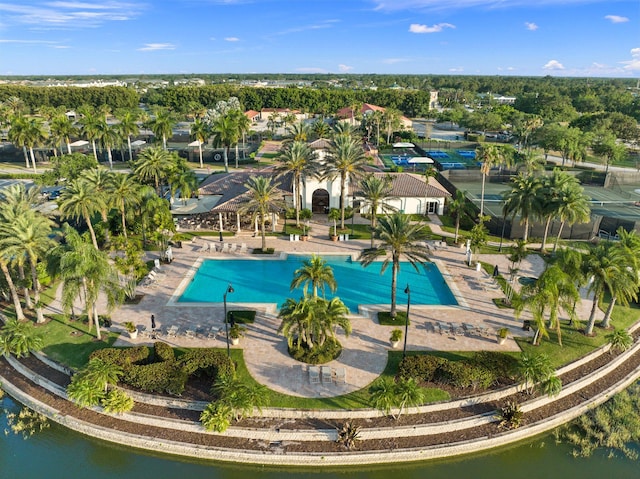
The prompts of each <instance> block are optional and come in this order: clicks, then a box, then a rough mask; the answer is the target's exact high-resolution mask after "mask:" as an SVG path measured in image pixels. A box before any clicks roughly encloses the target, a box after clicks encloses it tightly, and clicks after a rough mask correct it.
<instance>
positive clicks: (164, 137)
mask: <svg viewBox="0 0 640 479" xmlns="http://www.w3.org/2000/svg"><path fill="white" fill-rule="evenodd" d="M162 149H163V150H165V151H166V150H167V135H165V134H164V133H163V134H162Z"/></svg>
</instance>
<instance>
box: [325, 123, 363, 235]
mask: <svg viewBox="0 0 640 479" xmlns="http://www.w3.org/2000/svg"><path fill="white" fill-rule="evenodd" d="M366 164H367V157H366V156H365V153H364V150H363V149H362V145H361V144H360V142H359V141H358V140H356V139H353V138H351V136H348V135H338V136H336V137H335V139H334V140H333V142H332V145H331V148H330V150H329V153H328V155H327V157H326V163H325V169H324V173H323V175H322V176H323V177H324V178H327V179H329V180H333V179H335V178H340V228H341V229H344V210H345V206H346V194H347V183H348V182H354V183H355V182H356V181H357V180H358V179H360V178H361V177H362V175H363V174H364V171H363V167H364V166H365V165H366Z"/></svg>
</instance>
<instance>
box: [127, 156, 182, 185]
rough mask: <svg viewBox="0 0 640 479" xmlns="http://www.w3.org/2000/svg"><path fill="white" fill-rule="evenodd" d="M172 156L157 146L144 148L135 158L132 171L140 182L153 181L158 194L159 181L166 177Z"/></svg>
mask: <svg viewBox="0 0 640 479" xmlns="http://www.w3.org/2000/svg"><path fill="white" fill-rule="evenodd" d="M173 160H174V157H173V155H171V154H170V153H169V152H168V151H166V150H163V149H161V148H158V147H153V148H146V149H145V150H144V151H143V152H142V153H140V155H139V156H138V159H137V160H136V162H135V164H134V169H133V173H134V175H135V176H136V177H138V178H139V179H140V181H141V182H146V181H153V185H154V187H155V190H156V194H157V195H160V182H161V181H164V180H166V179H167V177H168V176H169V172H170V170H171V168H172V167H173V163H174V161H173Z"/></svg>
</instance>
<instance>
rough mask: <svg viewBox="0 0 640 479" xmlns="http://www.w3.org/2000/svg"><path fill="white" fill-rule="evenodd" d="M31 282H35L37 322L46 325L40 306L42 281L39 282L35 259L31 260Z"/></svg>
mask: <svg viewBox="0 0 640 479" xmlns="http://www.w3.org/2000/svg"><path fill="white" fill-rule="evenodd" d="M31 281H32V282H33V300H34V301H35V302H36V305H35V306H36V318H37V319H36V322H37V323H44V315H43V314H42V305H41V304H40V281H38V270H37V269H36V263H35V261H33V259H32V260H31Z"/></svg>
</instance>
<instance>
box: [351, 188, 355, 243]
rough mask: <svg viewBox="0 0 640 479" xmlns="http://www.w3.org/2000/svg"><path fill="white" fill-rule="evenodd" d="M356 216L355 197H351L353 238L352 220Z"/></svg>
mask: <svg viewBox="0 0 640 479" xmlns="http://www.w3.org/2000/svg"><path fill="white" fill-rule="evenodd" d="M355 216H356V203H355V197H354V196H352V197H351V236H353V219H354V218H355Z"/></svg>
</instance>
